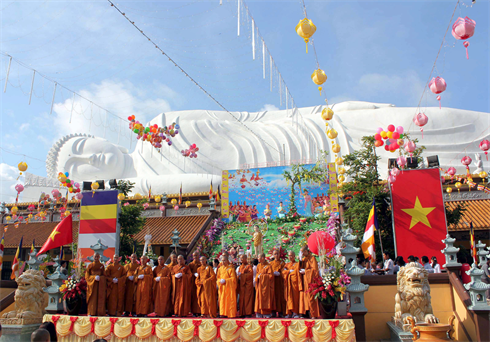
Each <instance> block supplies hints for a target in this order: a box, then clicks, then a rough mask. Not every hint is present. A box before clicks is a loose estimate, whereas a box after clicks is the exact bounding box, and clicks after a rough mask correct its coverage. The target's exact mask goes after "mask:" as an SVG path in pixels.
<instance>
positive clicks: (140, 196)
mask: <svg viewBox="0 0 490 342" xmlns="http://www.w3.org/2000/svg"><path fill="white" fill-rule="evenodd" d="M133 197H134V199H137V200H140V199H142V198H143V196H142V195H141V194H140V193H137V194H135V195H134V196H133Z"/></svg>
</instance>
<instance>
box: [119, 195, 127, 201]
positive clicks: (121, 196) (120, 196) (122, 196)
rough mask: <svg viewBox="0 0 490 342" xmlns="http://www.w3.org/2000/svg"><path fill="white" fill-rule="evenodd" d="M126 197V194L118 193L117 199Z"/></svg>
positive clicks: (121, 199)
mask: <svg viewBox="0 0 490 342" xmlns="http://www.w3.org/2000/svg"><path fill="white" fill-rule="evenodd" d="M125 198H126V196H124V194H119V195H117V199H118V200H120V201H123V200H124V199H125Z"/></svg>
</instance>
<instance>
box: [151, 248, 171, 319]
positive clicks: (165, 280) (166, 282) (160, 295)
mask: <svg viewBox="0 0 490 342" xmlns="http://www.w3.org/2000/svg"><path fill="white" fill-rule="evenodd" d="M153 278H154V280H155V281H154V283H153V300H154V303H155V313H156V315H157V316H158V317H166V316H168V315H169V314H170V309H171V307H172V297H171V294H172V273H171V272H170V269H169V268H168V267H167V266H166V265H165V259H164V258H163V256H159V257H158V266H157V267H155V269H154V270H153Z"/></svg>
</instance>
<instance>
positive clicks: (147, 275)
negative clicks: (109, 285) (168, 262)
mask: <svg viewBox="0 0 490 342" xmlns="http://www.w3.org/2000/svg"><path fill="white" fill-rule="evenodd" d="M147 263H148V257H147V256H146V255H143V256H142V257H141V265H140V267H138V270H137V271H136V274H135V279H134V281H135V283H136V315H137V316H146V315H148V314H149V313H151V312H152V311H153V305H152V304H153V302H152V300H153V298H152V292H153V271H152V270H151V266H150V265H148V264H147Z"/></svg>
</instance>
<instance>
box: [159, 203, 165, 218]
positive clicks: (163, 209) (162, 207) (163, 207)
mask: <svg viewBox="0 0 490 342" xmlns="http://www.w3.org/2000/svg"><path fill="white" fill-rule="evenodd" d="M159 209H160V211H161V213H162V216H163V215H164V214H165V206H164V205H161V206H160V208H159Z"/></svg>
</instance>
